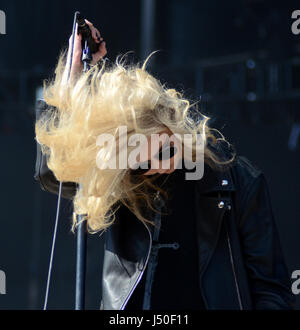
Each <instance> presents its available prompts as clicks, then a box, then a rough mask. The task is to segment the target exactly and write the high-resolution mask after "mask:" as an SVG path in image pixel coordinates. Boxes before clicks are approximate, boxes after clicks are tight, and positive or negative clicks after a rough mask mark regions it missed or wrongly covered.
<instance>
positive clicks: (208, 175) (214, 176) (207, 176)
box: [197, 164, 236, 194]
mask: <svg viewBox="0 0 300 330" xmlns="http://www.w3.org/2000/svg"><path fill="white" fill-rule="evenodd" d="M197 185H198V193H200V194H208V193H213V192H222V191H229V192H230V191H235V190H236V187H235V184H234V182H233V178H232V174H231V172H230V169H229V168H227V169H223V170H218V169H213V168H211V167H210V166H209V165H208V164H205V165H204V175H203V177H202V178H201V179H200V180H199V182H198V183H197Z"/></svg>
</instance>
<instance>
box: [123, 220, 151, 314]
mask: <svg viewBox="0 0 300 330" xmlns="http://www.w3.org/2000/svg"><path fill="white" fill-rule="evenodd" d="M143 224H144V226H145V227H146V229H147V231H148V233H149V237H150V245H149V249H148V254H147V258H146V261H145V264H144V266H143V269H142V271H141V273H140V275H139V276H138V278H137V280H136V281H135V283H134V285H133V287H132V289H131V290H130V292H129V294H128V296H127V297H126V299H125V301H124V302H123V305H122V306H121V310H124V309H125V307H126V305H127V303H128V300H129V299H130V297H131V296H132V294H133V292H134V290H135V288H136V287H137V285H138V284H139V282H140V280H141V279H142V276H143V274H144V272H145V269H146V266H147V264H148V261H149V258H150V253H151V249H152V234H151V232H150V230H149V228H148V227H147V226H146V225H145V223H144V222H143Z"/></svg>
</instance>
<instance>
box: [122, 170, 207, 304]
mask: <svg viewBox="0 0 300 330" xmlns="http://www.w3.org/2000/svg"><path fill="white" fill-rule="evenodd" d="M164 182H165V183H164ZM161 184H162V185H163V186H162V188H163V189H164V190H165V191H167V193H168V199H167V201H165V206H164V209H163V210H162V211H163V212H164V214H163V215H162V217H161V228H160V232H159V239H158V242H155V243H156V244H171V246H170V247H169V246H168V245H167V246H165V245H163V246H162V247H160V248H159V251H158V258H157V259H158V260H157V261H158V263H157V266H156V269H155V272H154V280H153V284H152V290H151V309H153V310H155V309H165V310H167V309H169V310H172V309H173V310H176V309H177V310H180V309H195V310H199V309H204V303H203V301H202V299H201V294H200V287H199V281H198V273H199V270H198V251H197V241H196V224H195V208H194V196H195V181H186V180H185V170H184V169H178V170H176V171H175V172H173V173H171V174H164V175H161V180H160V183H159V185H161ZM123 216H124V214H123ZM127 216H134V215H133V214H131V215H130V214H129V215H127ZM174 243H175V244H178V247H177V245H175V246H174ZM172 244H173V245H172ZM183 269H189V271H188V272H185V271H182V270H183ZM147 271H148V266H147V267H146V269H145V274H147ZM145 274H144V276H143V278H142V280H141V281H140V283H139V284H138V286H137V288H136V290H135V291H134V292H133V294H132V296H131V298H130V299H129V301H128V304H127V305H126V310H128V309H129V310H133V309H136V310H137V309H139V310H141V309H142V306H143V298H144V291H145V282H146V278H147V276H145Z"/></svg>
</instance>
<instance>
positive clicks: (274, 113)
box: [0, 0, 300, 309]
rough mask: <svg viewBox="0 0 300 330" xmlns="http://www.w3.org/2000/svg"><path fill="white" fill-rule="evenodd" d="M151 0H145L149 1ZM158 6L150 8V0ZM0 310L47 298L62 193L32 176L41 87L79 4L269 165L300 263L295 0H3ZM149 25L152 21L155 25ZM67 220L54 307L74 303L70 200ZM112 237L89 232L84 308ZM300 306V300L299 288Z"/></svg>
mask: <svg viewBox="0 0 300 330" xmlns="http://www.w3.org/2000/svg"><path fill="white" fill-rule="evenodd" d="M147 3H148V7H147ZM151 8H152V9H151ZM0 9H1V10H3V11H4V12H5V13H6V35H0V148H1V150H2V151H1V171H0V173H1V174H0V175H1V190H0V201H1V216H0V270H3V271H5V273H6V277H7V294H6V295H0V309H41V308H42V306H43V299H44V293H45V288H46V278H47V271H48V262H49V257H50V248H51V241H52V233H53V226H54V217H55V211H56V196H54V195H51V194H49V193H46V192H43V191H42V190H41V189H40V187H39V185H38V184H37V183H36V182H35V181H34V179H33V173H34V165H35V141H34V122H33V121H34V108H35V100H36V89H37V88H38V87H39V86H41V84H42V81H43V79H45V78H48V77H49V76H50V75H51V74H52V73H53V69H54V66H55V63H56V60H57V56H58V54H59V51H60V49H61V48H62V47H64V46H66V42H67V40H68V38H69V35H70V31H71V29H72V23H73V15H74V12H75V10H79V11H81V12H82V14H84V16H85V17H86V18H88V19H89V20H90V21H92V22H93V23H94V24H95V25H96V26H97V27H98V28H99V30H100V32H101V34H102V35H103V37H104V39H105V41H106V44H107V48H108V55H107V57H108V58H109V59H110V60H111V61H114V60H115V58H116V56H117V55H118V54H121V53H122V54H124V53H125V52H127V51H133V52H134V53H133V54H132V55H130V56H131V58H132V60H137V61H142V60H144V59H145V58H146V57H147V55H148V54H149V53H150V52H151V51H153V50H160V52H158V53H157V54H156V55H154V57H153V58H152V60H151V62H150V66H149V69H150V70H151V72H152V73H153V74H155V75H156V76H157V77H158V78H160V79H161V80H162V81H163V82H167V84H168V86H172V87H175V88H177V89H179V90H181V91H184V94H185V96H187V97H189V98H191V99H193V100H199V98H201V102H200V108H201V110H202V112H204V113H205V114H206V115H209V116H210V117H212V119H211V122H210V123H211V125H212V126H213V127H216V128H219V129H220V130H221V131H222V132H223V133H224V135H225V137H226V138H227V139H228V140H229V141H230V142H231V143H232V144H233V145H234V146H235V148H236V149H237V151H238V153H239V154H242V155H244V156H246V157H248V158H249V159H251V160H252V161H253V162H254V163H255V164H257V165H258V166H259V167H260V168H262V170H263V171H264V172H265V175H266V178H267V181H268V183H269V187H270V193H271V198H272V202H273V208H274V213H275V217H276V221H277V224H278V228H279V232H280V237H281V241H282V246H283V250H284V253H285V255H286V259H287V263H288V267H289V270H290V273H292V271H294V270H296V269H300V252H299V251H300V242H299V239H298V237H299V232H300V223H299V220H300V202H299V197H300V194H299V192H300V191H299V190H300V189H299V183H300V174H299V169H300V166H299V165H300V162H299V159H300V154H299V149H300V109H299V99H300V34H299V35H293V33H292V31H291V24H292V22H293V20H292V19H291V14H292V12H293V11H294V10H296V9H300V4H299V2H298V3H297V1H278V2H277V1H263V0H256V1H255V0H240V1H233V0H227V1H222V0H218V1H217V0H209V1H205V0H203V1H202V0H184V1H183V0H157V1H150V0H149V1H142V0H140V1H139V0H131V1H122V0H119V1H118V0H110V1H87V0H85V1H79V0H72V1H57V0H52V1H44V0H36V1H34V0H29V1H16V0H15V1H13V0H10V1H5V0H3V1H1V4H0ZM147 31H148V32H147ZM62 209H63V214H62V216H61V218H60V223H59V227H58V234H57V235H58V237H57V244H56V253H55V256H54V265H53V277H52V284H51V288H50V296H49V305H48V306H49V308H51V309H53V308H54V309H73V308H74V285H75V275H74V273H75V237H74V235H73V234H72V233H71V232H70V224H71V211H72V207H71V204H70V203H68V202H66V201H64V203H63V205H62ZM102 244H103V240H102V237H100V236H99V235H93V236H89V239H88V267H87V308H89V309H97V308H99V303H100V296H101V260H102V255H103V250H102ZM297 308H298V309H300V299H299V297H298V304H297Z"/></svg>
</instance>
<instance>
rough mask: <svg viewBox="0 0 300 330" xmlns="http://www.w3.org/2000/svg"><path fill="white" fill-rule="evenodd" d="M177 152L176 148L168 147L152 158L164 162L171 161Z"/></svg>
mask: <svg viewBox="0 0 300 330" xmlns="http://www.w3.org/2000/svg"><path fill="white" fill-rule="evenodd" d="M176 152H177V148H176V147H172V146H168V147H166V148H163V149H162V150H161V151H160V152H159V153H158V154H156V155H155V156H154V157H155V158H156V159H158V160H166V159H171V158H172V157H174V155H175V154H176Z"/></svg>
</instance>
